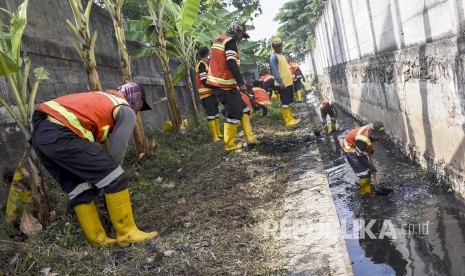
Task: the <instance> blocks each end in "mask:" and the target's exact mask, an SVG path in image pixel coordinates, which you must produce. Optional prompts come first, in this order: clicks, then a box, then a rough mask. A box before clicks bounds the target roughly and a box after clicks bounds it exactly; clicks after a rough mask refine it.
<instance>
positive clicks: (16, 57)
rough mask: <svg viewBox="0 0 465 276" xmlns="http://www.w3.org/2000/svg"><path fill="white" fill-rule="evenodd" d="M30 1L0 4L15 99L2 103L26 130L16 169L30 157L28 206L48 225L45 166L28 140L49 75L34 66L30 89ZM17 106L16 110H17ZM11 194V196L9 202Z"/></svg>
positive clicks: (2, 56)
mask: <svg viewBox="0 0 465 276" xmlns="http://www.w3.org/2000/svg"><path fill="white" fill-rule="evenodd" d="M28 3H29V1H28V0H25V1H24V2H23V3H22V4H21V5H20V6H19V7H18V10H17V11H16V12H9V11H7V10H5V9H2V8H0V12H1V13H3V14H5V15H6V16H7V17H8V18H9V19H10V24H8V25H7V24H5V23H3V22H2V21H0V76H4V77H5V79H6V81H7V82H8V85H9V87H10V91H11V93H12V94H13V99H14V102H15V104H14V105H13V104H12V105H10V104H9V103H8V102H7V100H6V99H5V98H3V97H1V96H0V104H1V105H3V106H4V107H5V108H6V110H7V111H8V113H9V114H10V116H11V117H12V118H13V120H14V121H15V122H16V124H17V125H18V127H19V129H20V130H21V132H22V133H23V137H24V142H25V143H24V144H25V148H26V150H25V153H24V154H23V156H22V158H21V160H20V162H19V164H18V167H17V169H16V172H18V173H22V172H23V171H24V169H23V166H24V164H25V163H26V161H27V163H28V164H29V167H30V170H31V178H30V180H31V181H30V182H29V184H30V187H27V188H29V189H30V193H31V200H29V202H28V203H27V204H28V209H29V210H30V211H31V213H32V214H35V217H36V219H37V220H38V221H39V223H40V224H41V225H42V226H44V227H45V226H48V225H50V223H51V222H52V221H53V216H52V213H53V212H52V208H51V205H50V203H49V201H48V199H47V196H46V191H45V179H44V177H43V176H44V172H43V169H42V166H41V164H40V162H39V159H38V158H37V156H36V154H35V152H34V150H33V149H32V148H31V146H30V144H29V143H28V141H29V139H30V137H31V133H30V131H29V130H30V129H31V126H30V123H29V122H30V119H31V117H32V113H33V112H34V102H35V98H36V94H37V90H38V87H39V84H40V82H41V81H43V80H47V79H48V72H47V71H46V70H45V69H44V68H43V67H39V68H36V69H35V70H34V75H35V80H34V82H33V85H32V87H31V89H30V90H29V89H28V85H27V84H28V80H29V74H30V69H31V61H30V59H29V58H28V57H21V38H22V35H23V33H24V30H25V28H26V25H27V8H28ZM0 18H1V17H0ZM15 107H16V108H17V112H15V110H14V109H15ZM22 188H25V187H22ZM11 191H13V192H14V193H18V194H19V193H22V192H21V191H19V190H18V189H15V187H13V186H12V188H11V189H10V197H11V195H12V194H11ZM28 193H29V192H28ZM10 197H9V199H8V200H9V203H10Z"/></svg>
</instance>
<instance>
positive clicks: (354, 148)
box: [342, 121, 386, 196]
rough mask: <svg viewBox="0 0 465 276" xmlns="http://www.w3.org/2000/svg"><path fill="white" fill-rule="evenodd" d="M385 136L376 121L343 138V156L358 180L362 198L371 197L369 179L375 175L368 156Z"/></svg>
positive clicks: (382, 128)
mask: <svg viewBox="0 0 465 276" xmlns="http://www.w3.org/2000/svg"><path fill="white" fill-rule="evenodd" d="M385 135H386V132H385V130H384V125H383V123H381V122H378V121H376V122H374V123H373V124H372V125H366V126H363V127H359V128H356V129H352V130H351V131H350V132H349V133H347V135H346V137H345V138H344V141H343V145H342V148H343V149H344V151H345V154H344V155H345V157H346V159H347V162H349V165H350V167H352V170H354V172H355V175H357V176H358V177H359V179H360V181H359V183H360V194H361V195H362V196H365V195H371V187H370V178H371V174H372V173H376V169H375V167H374V166H373V164H372V163H371V162H370V160H369V157H368V155H371V154H373V152H374V147H375V143H376V142H377V141H378V140H380V139H382V138H383V137H384V136H385Z"/></svg>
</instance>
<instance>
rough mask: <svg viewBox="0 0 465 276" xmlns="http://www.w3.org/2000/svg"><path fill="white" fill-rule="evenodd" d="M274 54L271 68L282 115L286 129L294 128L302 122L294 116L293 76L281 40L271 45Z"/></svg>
mask: <svg viewBox="0 0 465 276" xmlns="http://www.w3.org/2000/svg"><path fill="white" fill-rule="evenodd" d="M271 45H272V47H273V50H274V53H273V54H272V55H271V57H270V67H271V71H272V72H273V76H274V79H275V81H276V82H277V83H278V85H279V95H280V99H281V115H282V116H283V119H284V123H285V125H286V127H292V126H295V125H297V124H298V123H299V122H300V119H295V118H294V115H293V114H292V109H291V104H292V103H293V102H294V88H293V82H292V74H291V71H290V70H289V66H288V63H287V60H286V58H285V57H284V56H283V54H282V51H283V42H282V40H281V38H279V37H275V38H273V40H272V43H271Z"/></svg>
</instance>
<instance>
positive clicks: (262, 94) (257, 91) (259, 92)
mask: <svg viewBox="0 0 465 276" xmlns="http://www.w3.org/2000/svg"><path fill="white" fill-rule="evenodd" d="M252 90H253V98H254V100H255V101H257V102H258V103H261V104H263V105H266V106H268V105H270V104H271V99H270V97H269V96H268V94H267V93H266V91H265V90H263V89H262V88H260V87H254V88H252Z"/></svg>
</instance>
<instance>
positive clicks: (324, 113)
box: [320, 109, 336, 126]
mask: <svg viewBox="0 0 465 276" xmlns="http://www.w3.org/2000/svg"><path fill="white" fill-rule="evenodd" d="M320 112H321V119H322V121H323V122H322V123H323V126H326V124H327V123H328V121H327V119H326V118H327V117H328V115H329V117H330V118H331V123H334V122H336V114H335V112H334V109H330V110H329V111H326V110H324V109H321V110H320Z"/></svg>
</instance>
